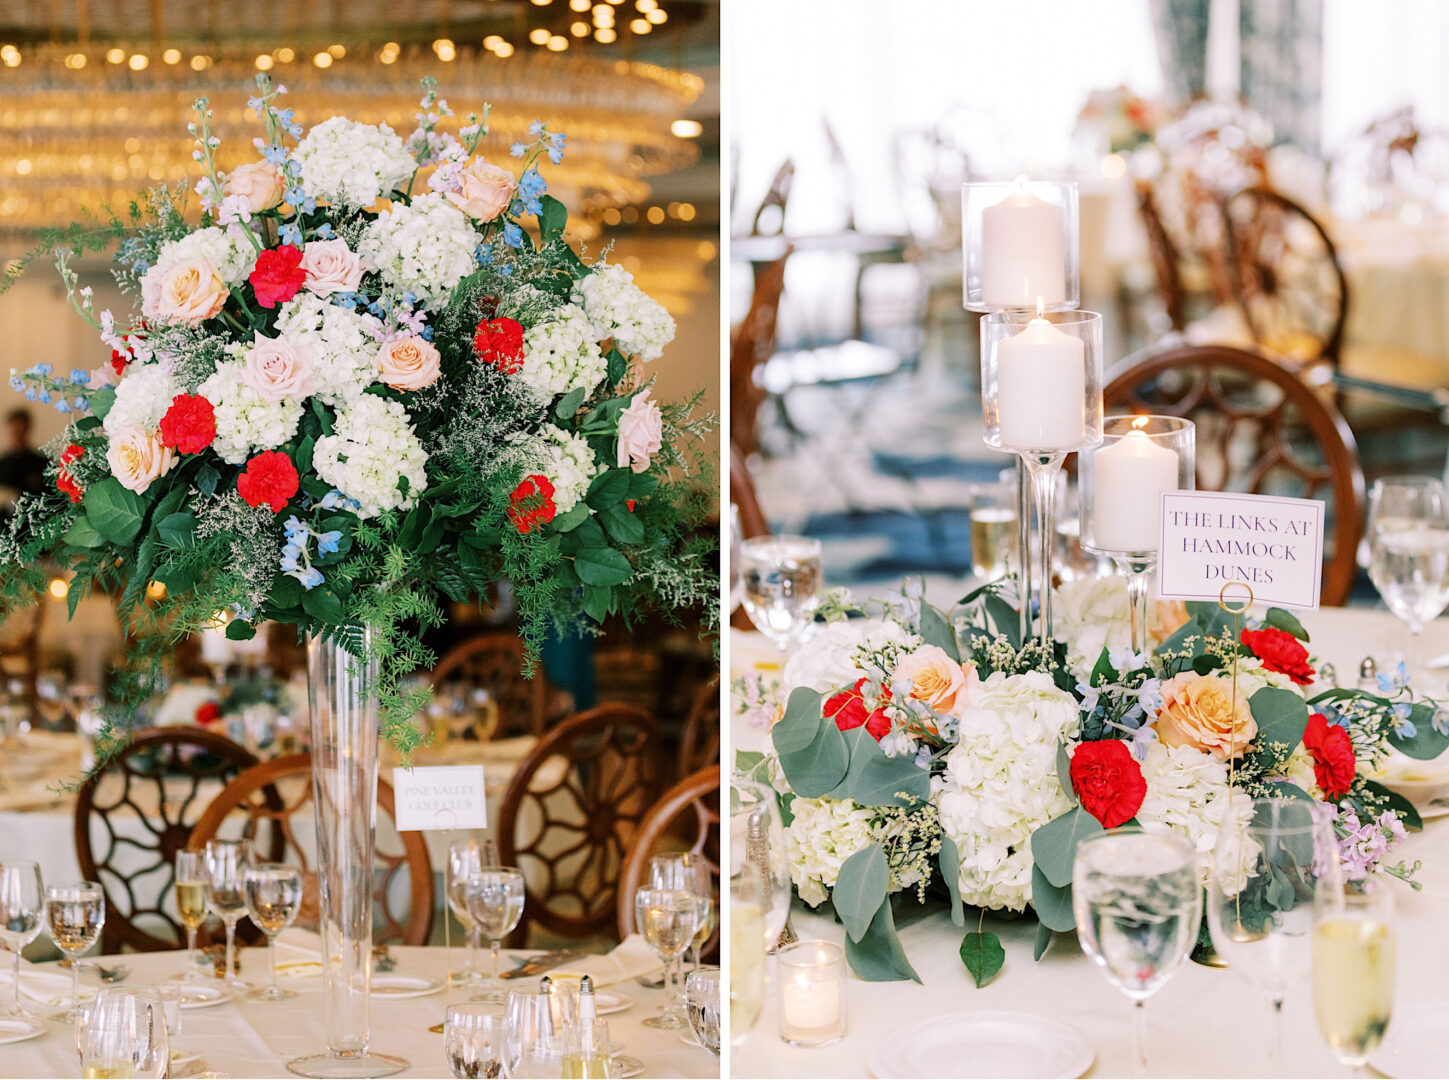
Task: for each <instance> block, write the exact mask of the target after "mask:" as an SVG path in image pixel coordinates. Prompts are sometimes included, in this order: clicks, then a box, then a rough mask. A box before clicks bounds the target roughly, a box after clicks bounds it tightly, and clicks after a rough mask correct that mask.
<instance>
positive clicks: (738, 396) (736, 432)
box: [730, 246, 795, 454]
mask: <svg viewBox="0 0 1449 1080" xmlns="http://www.w3.org/2000/svg"><path fill="white" fill-rule="evenodd" d="M794 250H795V249H794V248H793V247H790V246H787V247H786V248H785V253H784V254H783V255H781V256H780V257H779V258H778V259H776V260H775V261H774V262H771V263H766V264H765V265H764V266H762V267H756V268H755V269H756V273H755V289H754V292H753V293H751V295H750V308H749V311H747V312H746V313H745V317H744V318H743V319H742V320H740V324H739V325H738V326H736V327H735V328H734V330H733V331H732V332H731V333H730V439H731V441H732V442H734V443H735V444H737V445H738V446H739V447H740V449H741V450H742V451H743V452H745V453H747V454H748V453H752V452H753V451H754V450H755V448H756V445H755V444H756V435H757V432H758V427H759V413H760V405H761V404H762V403H763V402H764V400H765V388H764V386H763V385H761V383H760V380H759V379H758V378H757V372H758V371H759V370H760V369H761V368H762V367H764V364H765V361H766V360H768V359H770V357H771V356H773V355H775V340H776V338H775V334H776V329H777V324H778V322H779V317H780V297H781V296H782V295H784V292H785V264H786V263H787V262H788V261H789V259H790V256H791V254H792V253H793V252H794Z"/></svg>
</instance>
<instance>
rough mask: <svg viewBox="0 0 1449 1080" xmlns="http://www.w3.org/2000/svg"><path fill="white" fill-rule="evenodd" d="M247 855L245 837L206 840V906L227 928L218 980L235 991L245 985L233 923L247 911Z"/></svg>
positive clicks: (238, 920)
mask: <svg viewBox="0 0 1449 1080" xmlns="http://www.w3.org/2000/svg"><path fill="white" fill-rule="evenodd" d="M247 855H248V845H247V842H246V841H245V840H208V841H207V842H206V860H205V861H206V906H207V907H209V908H211V913H212V914H213V915H215V916H216V917H217V918H218V919H220V920H221V921H222V924H223V925H225V927H226V969H225V970H224V971H223V972H222V976H221V981H222V982H224V983H226V984H227V985H228V986H231V987H234V988H236V989H238V990H245V989H246V988H247V986H246V983H244V982H242V981H241V979H239V978H238V977H237V975H236V924H237V923H238V922H240V921H241V918H242V916H243V915H245V914H246V913H247V901H246V894H245V891H244V883H243V880H242V877H243V873H244V872H245V869H246V863H247Z"/></svg>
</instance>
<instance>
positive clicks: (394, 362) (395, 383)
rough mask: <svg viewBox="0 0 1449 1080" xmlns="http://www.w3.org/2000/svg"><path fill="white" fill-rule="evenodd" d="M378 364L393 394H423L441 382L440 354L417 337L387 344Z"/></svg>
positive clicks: (383, 378)
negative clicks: (395, 392) (408, 391)
mask: <svg viewBox="0 0 1449 1080" xmlns="http://www.w3.org/2000/svg"><path fill="white" fill-rule="evenodd" d="M377 360H378V364H379V365H380V366H381V368H382V381H383V382H385V383H387V385H388V386H391V387H392V388H393V389H394V390H421V389H422V388H423V387H425V386H432V385H433V383H435V382H437V381H438V374H439V367H438V360H439V357H438V350H437V349H435V348H433V346H432V343H431V342H428V341H425V340H424V339H423V338H420V337H418V336H416V335H413V336H410V337H405V338H398V339H397V340H396V341H389V342H387V343H385V344H384V345H383V347H382V351H381V352H379V353H378V354H377Z"/></svg>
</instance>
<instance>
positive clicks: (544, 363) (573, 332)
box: [518, 304, 609, 398]
mask: <svg viewBox="0 0 1449 1080" xmlns="http://www.w3.org/2000/svg"><path fill="white" fill-rule="evenodd" d="M608 370H609V364H608V361H606V360H605V359H604V354H603V353H602V352H600V351H599V335H598V334H597V332H596V331H595V330H594V327H593V324H592V323H590V322H589V318H588V316H587V315H585V314H584V312H583V309H582V308H578V307H575V306H574V305H572V304H565V305H564V306H563V307H561V308H559V309H558V310H556V311H554V312H552V313H550V314H549V316H548V318H546V319H544V320H543V321H542V322H537V323H534V325H532V326H530V327H529V328H528V329H527V330H525V331H524V334H523V367H522V369H520V371H519V372H518V377H519V378H520V379H522V380H523V381H524V382H526V383H527V384H528V385H529V386H531V387H533V388H534V389H535V390H537V391H538V393H539V395H540V396H542V397H546V398H551V397H554V396H555V395H557V394H566V393H568V392H569V391H570V390H572V389H574V388H575V387H579V386H582V387H584V389H585V390H592V389H593V388H594V387H596V386H598V385H599V383H600V381H601V380H602V379H603V378H604V376H605V374H607V373H608Z"/></svg>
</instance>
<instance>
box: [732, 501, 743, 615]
mask: <svg viewBox="0 0 1449 1080" xmlns="http://www.w3.org/2000/svg"><path fill="white" fill-rule="evenodd" d="M744 540H745V527H744V525H743V524H742V523H741V521H740V508H739V506H737V505H736V504H735V503H730V614H731V615H733V614H734V613H735V612H736V611H738V610H739V607H740V602H741V601H742V600H743V599H744V591H743V588H742V586H741V584H740V545H741V544H742V543H744Z"/></svg>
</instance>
